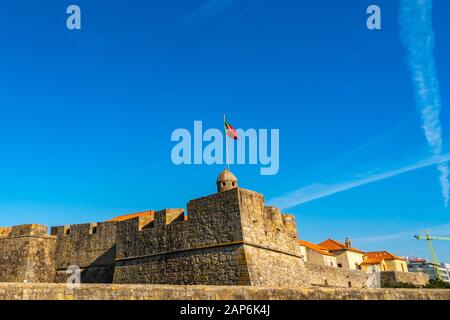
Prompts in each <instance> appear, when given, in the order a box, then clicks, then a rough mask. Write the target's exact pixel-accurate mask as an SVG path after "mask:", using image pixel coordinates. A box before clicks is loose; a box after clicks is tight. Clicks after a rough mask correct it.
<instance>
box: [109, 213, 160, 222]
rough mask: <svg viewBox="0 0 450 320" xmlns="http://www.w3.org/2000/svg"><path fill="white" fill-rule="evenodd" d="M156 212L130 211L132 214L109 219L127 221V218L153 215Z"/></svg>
mask: <svg viewBox="0 0 450 320" xmlns="http://www.w3.org/2000/svg"><path fill="white" fill-rule="evenodd" d="M154 213H155V212H154V211H152V210H149V211H143V212H138V213H130V214H126V215H123V216H118V217H115V218H112V219H111V220H108V221H125V220H129V219H133V218H136V217H145V216H152V215H153V214H154Z"/></svg>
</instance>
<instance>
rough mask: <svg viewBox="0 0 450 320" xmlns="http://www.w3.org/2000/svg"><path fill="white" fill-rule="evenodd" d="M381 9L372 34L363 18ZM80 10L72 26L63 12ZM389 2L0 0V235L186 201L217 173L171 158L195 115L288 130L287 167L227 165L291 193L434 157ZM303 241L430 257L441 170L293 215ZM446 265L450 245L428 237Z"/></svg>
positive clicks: (444, 88) (444, 216)
mask: <svg viewBox="0 0 450 320" xmlns="http://www.w3.org/2000/svg"><path fill="white" fill-rule="evenodd" d="M373 2H376V3H377V4H379V5H380V6H381V8H382V19H383V20H382V30H381V31H369V30H368V29H367V28H366V25H365V23H366V14H365V11H366V8H367V6H368V5H370V4H372V3H373ZM72 3H76V4H78V5H80V7H81V10H82V30H81V31H68V30H67V28H66V26H65V19H66V13H65V11H66V8H67V6H68V5H69V4H72ZM449 12H450V3H449V2H448V1H446V0H434V13H433V20H434V21H433V28H434V31H435V34H436V49H435V61H436V66H437V72H438V77H439V81H440V87H441V98H442V113H441V122H442V140H443V142H444V146H443V154H446V153H448V152H449V151H450V148H449V147H448V145H449V141H450V134H449V132H450V131H449V130H450V121H449V120H450V112H449V108H448V106H449V105H450V91H449V90H448V88H450V72H449V70H450V60H449V59H448V57H449V56H450V42H449V41H448V39H449V38H450V28H449V27H448V13H449ZM398 15H399V4H398V2H397V1H381V0H379V1H365V0H358V1H347V0H327V1H325V0H320V1H298V0H285V1H260V0H246V1H238V0H192V1H185V0H165V1H148V0H145V1H144V0H133V1H124V0H116V1H106V0H97V1H87V0H76V1H72V2H68V1H62V0H61V1H50V0H29V1H18V0H3V1H2V4H1V10H0V40H1V47H0V72H1V76H0V148H1V149H0V150H1V154H0V155H1V156H0V225H5V226H6V225H17V224H23V223H31V222H35V223H43V224H47V225H61V224H69V223H82V222H90V221H102V220H105V219H108V218H111V217H113V216H115V215H119V214H124V213H130V212H136V211H141V210H146V209H162V208H165V207H185V204H186V203H187V202H188V201H189V199H193V198H197V197H200V196H203V195H207V194H211V193H213V192H215V178H216V176H217V174H218V173H219V172H220V171H221V169H222V166H219V165H217V166H205V165H204V166H175V165H173V164H172V162H171V158H170V152H171V149H172V147H173V145H174V144H173V143H172V142H171V141H170V135H171V133H172V131H173V130H174V129H176V128H188V129H192V126H193V121H194V120H202V121H203V123H204V126H205V127H207V128H212V127H214V128H221V126H222V117H223V113H224V112H226V113H227V117H228V119H229V120H230V122H231V123H232V124H233V125H235V126H236V127H239V128H279V129H280V140H281V141H280V144H281V145H280V172H279V174H278V175H275V176H260V175H259V167H258V166H234V167H232V170H233V171H234V172H235V173H236V175H237V176H238V178H239V180H240V185H241V186H242V187H245V188H248V189H252V190H256V191H259V192H261V193H263V194H265V196H266V199H268V200H270V199H275V198H278V197H282V196H285V195H287V194H289V193H291V192H293V191H295V190H298V189H301V188H304V187H308V186H311V185H317V184H320V185H337V186H339V185H342V184H344V185H346V184H347V183H348V182H351V181H354V180H358V179H365V178H367V177H369V179H370V177H371V176H373V175H374V174H377V173H385V172H390V171H392V170H394V171H395V170H398V169H401V168H404V167H405V166H410V165H414V164H415V163H417V162H418V161H421V160H425V159H428V158H429V157H430V156H431V155H432V154H431V151H430V147H429V145H428V143H427V140H426V139H425V136H424V133H423V130H422V120H421V117H420V114H419V113H418V111H417V108H416V104H415V101H414V88H413V85H412V81H411V76H410V71H409V69H408V65H407V63H406V49H405V47H404V46H403V45H402V43H401V41H400V37H399V32H400V26H399V22H398V21H399V19H398ZM285 211H287V212H289V213H294V214H296V216H297V225H298V229H299V234H300V237H301V238H304V239H307V240H310V241H313V242H320V241H322V240H324V239H326V238H328V237H333V238H336V239H338V240H343V239H344V238H345V237H346V236H350V237H352V238H353V239H354V245H355V246H358V247H360V248H361V249H364V250H384V249H385V250H390V251H392V252H394V253H397V254H400V255H418V256H424V257H428V251H427V249H426V243H424V242H419V241H416V240H414V239H413V237H412V236H413V235H414V234H415V233H417V232H420V230H423V229H425V228H434V229H432V230H433V232H434V233H437V234H438V235H444V236H445V235H446V236H449V235H450V210H449V209H447V208H445V206H444V201H443V197H442V190H441V185H440V183H439V172H438V171H437V169H436V166H427V167H424V168H422V169H418V170H411V171H408V172H406V173H403V174H398V175H394V176H392V177H388V178H385V179H381V180H380V181H376V182H373V183H370V184H365V185H362V186H359V187H356V188H352V187H350V188H348V190H345V191H342V192H337V193H335V194H331V195H329V196H321V197H320V198H318V199H316V200H314V201H309V202H306V203H302V204H300V205H296V206H293V207H290V208H289V209H287V210H285ZM436 247H437V251H438V255H439V256H440V257H441V258H442V260H447V261H449V262H450V243H436Z"/></svg>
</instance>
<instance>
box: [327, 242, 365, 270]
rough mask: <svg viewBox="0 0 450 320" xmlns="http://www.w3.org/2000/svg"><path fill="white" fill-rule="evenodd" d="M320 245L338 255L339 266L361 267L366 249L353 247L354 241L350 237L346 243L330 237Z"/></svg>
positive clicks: (348, 267)
mask: <svg viewBox="0 0 450 320" xmlns="http://www.w3.org/2000/svg"><path fill="white" fill-rule="evenodd" d="M319 246H321V247H323V248H325V249H327V250H328V251H329V252H330V253H332V254H333V255H334V256H335V257H336V261H337V266H338V267H340V268H347V269H361V263H362V262H363V260H364V259H363V258H364V254H365V253H364V251H361V250H359V249H357V248H353V247H352V242H351V241H350V239H349V238H347V239H345V244H344V243H341V242H339V241H336V240H333V239H328V240H325V241H323V242H321V243H319Z"/></svg>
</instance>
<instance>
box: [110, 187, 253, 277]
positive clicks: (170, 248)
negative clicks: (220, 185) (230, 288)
mask: <svg viewBox="0 0 450 320" xmlns="http://www.w3.org/2000/svg"><path fill="white" fill-rule="evenodd" d="M188 212H189V217H188V219H185V218H184V212H183V210H182V209H167V210H162V211H158V212H155V220H154V222H153V223H151V224H149V225H147V226H142V225H140V222H139V221H140V220H139V219H140V218H135V219H130V220H127V221H123V222H119V223H118V226H117V259H116V269H115V274H114V282H115V283H170V284H206V283H207V284H227V285H231V284H248V272H247V268H246V265H245V260H244V259H243V252H242V247H243V242H242V232H241V224H240V217H239V202H238V197H237V190H230V191H227V192H223V193H218V194H214V195H211V196H208V197H203V198H200V199H196V200H192V201H191V202H189V204H188Z"/></svg>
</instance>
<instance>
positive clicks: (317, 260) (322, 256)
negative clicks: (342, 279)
mask: <svg viewBox="0 0 450 320" xmlns="http://www.w3.org/2000/svg"><path fill="white" fill-rule="evenodd" d="M298 243H299V245H300V252H305V253H306V257H305V261H308V262H311V263H314V264H318V265H323V266H329V267H337V260H336V257H335V256H334V255H333V254H332V253H331V252H329V251H328V250H327V249H325V248H323V247H321V246H320V245H317V244H314V243H312V242H309V241H306V240H298Z"/></svg>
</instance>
